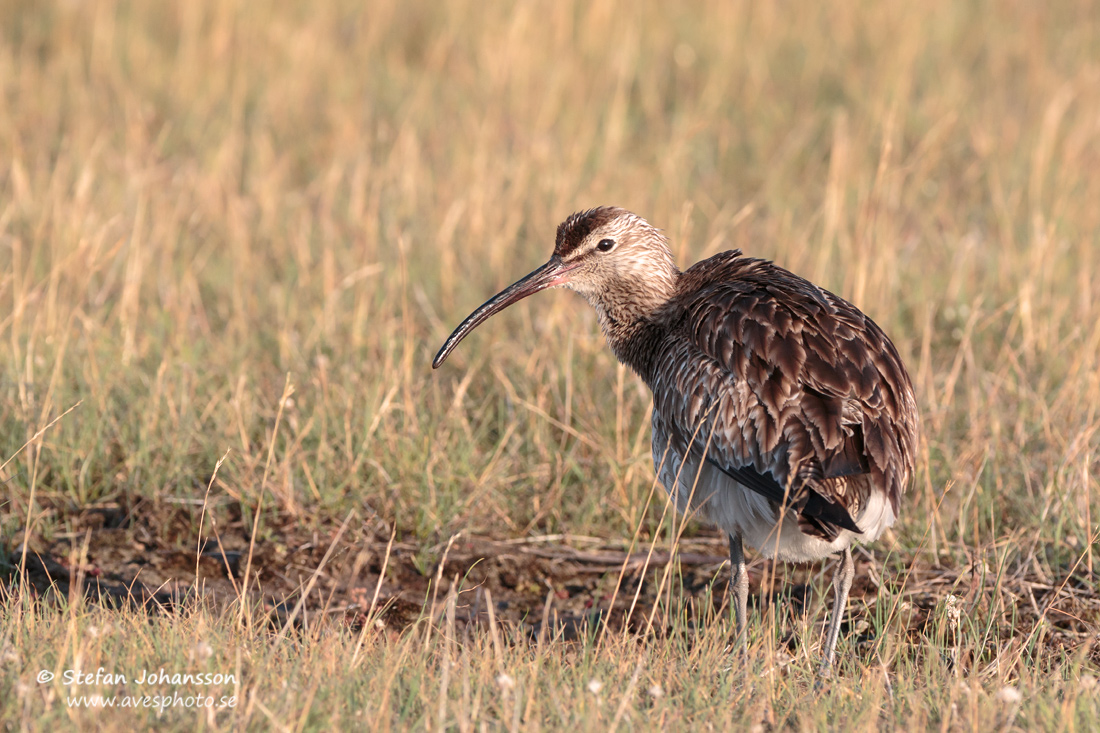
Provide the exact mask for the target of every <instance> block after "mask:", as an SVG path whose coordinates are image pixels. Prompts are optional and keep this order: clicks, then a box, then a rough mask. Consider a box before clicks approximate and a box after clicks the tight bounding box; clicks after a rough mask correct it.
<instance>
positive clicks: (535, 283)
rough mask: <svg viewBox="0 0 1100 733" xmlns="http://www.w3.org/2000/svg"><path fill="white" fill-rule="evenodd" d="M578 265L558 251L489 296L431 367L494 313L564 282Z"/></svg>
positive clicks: (449, 340) (440, 351) (443, 347)
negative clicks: (569, 261)
mask: <svg viewBox="0 0 1100 733" xmlns="http://www.w3.org/2000/svg"><path fill="white" fill-rule="evenodd" d="M576 267H577V265H576V264H574V263H570V264H566V263H565V262H562V260H561V258H560V257H558V256H557V255H555V256H553V257H551V258H550V260H549V261H548V262H547V263H546V264H545V265H543V266H542V267H540V268H538V269H537V270H535V271H534V272H531V273H529V274H528V275H527V276H526V277H524V278H522V279H520V280H518V281H516V282H514V283H512V284H511V285H509V286H508V287H506V288H505V289H504V290H502V291H500V292H499V293H497V294H496V295H494V296H493V297H492V298H490V299H489V300H487V301H485V302H484V303H483V304H482V305H481V307H480V308H478V309H477V310H475V311H474V312H473V313H471V314H470V315H468V316H467V317H466V320H464V321H463V322H462V323H461V324H459V326H458V328H456V329H455V330H454V332H453V333H451V335H450V336H449V337H447V340H446V341H445V342H444V343H443V346H442V347H440V349H439V353H437V354H436V355H435V359H434V360H433V361H432V369H438V368H439V367H440V365H442V364H443V362H444V361H446V360H447V357H448V356H450V354H451V352H452V351H454V349H455V347H456V346H458V344H459V343H460V342H461V341H462V339H464V338H466V336H467V335H468V334H469V333H470V332H471V331H473V330H474V329H475V328H477V327H478V326H479V325H481V324H482V323H484V322H485V321H486V320H488V319H489V318H490V317H491V316H492V315H494V314H495V313H498V312H500V311H502V310H504V309H505V308H507V307H508V306H510V305H512V304H513V303H518V302H519V301H521V300H523V299H524V298H526V297H527V296H529V295H534V294H535V293H537V292H539V291H541V290H546V289H547V288H552V287H555V286H557V285H563V284H565V279H566V275H567V274H568V273H569V272H570V271H571V270H574V269H576Z"/></svg>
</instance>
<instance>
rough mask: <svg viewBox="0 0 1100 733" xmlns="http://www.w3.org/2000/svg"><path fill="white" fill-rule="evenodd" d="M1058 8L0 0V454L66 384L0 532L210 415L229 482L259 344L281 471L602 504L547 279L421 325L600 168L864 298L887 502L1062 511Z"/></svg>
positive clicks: (1086, 74) (280, 476)
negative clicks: (884, 438)
mask: <svg viewBox="0 0 1100 733" xmlns="http://www.w3.org/2000/svg"><path fill="white" fill-rule="evenodd" d="M1093 10H1095V7H1094V6H1093V5H1092V4H1090V3H1076V4H1074V3H1068V4H1067V3H1061V4H1056V6H1055V7H1051V8H1043V9H1040V8H1038V7H1036V6H1033V5H1031V4H1028V3H1017V4H994V3H953V2H944V3H942V4H939V5H937V6H936V7H935V8H930V7H929V6H925V5H922V6H920V7H919V8H917V7H912V6H910V5H907V4H904V3H892V2H888V3H877V2H875V3H871V2H868V3H864V4H860V5H852V6H848V7H846V8H845V9H844V10H843V11H841V10H840V9H838V8H828V7H820V8H814V9H811V8H805V7H801V6H797V7H796V6H795V5H793V4H790V5H787V4H762V5H760V4H751V3H725V2H721V3H706V2H700V3H693V4H690V5H682V6H677V7H676V8H670V7H666V6H665V5H664V4H660V3H649V4H645V5H629V6H626V5H623V6H617V5H615V4H614V3H597V4H593V5H591V6H580V5H573V4H569V3H538V2H524V3H519V4H517V5H515V6H509V7H505V6H490V7H486V6H484V5H483V4H479V3H464V2H454V3H447V4H444V5H437V4H434V3H411V4H407V3H396V2H386V1H385V0H379V1H378V2H372V3H370V4H369V5H366V6H364V5H362V4H360V3H351V2H346V3H340V2H330V3H322V4H317V5H314V4H309V3H302V4H287V3H262V2H259V3H233V2H219V3H204V2H192V3H184V4H180V5H178V6H172V7H168V6H163V5H159V4H149V3H128V2H106V1H103V2H58V3H38V2H33V3H19V2H12V0H5V1H4V3H3V6H2V12H3V16H2V17H3V18H4V22H3V23H0V29H2V30H0V80H2V84H3V87H2V89H3V100H2V104H0V149H2V150H4V151H6V152H5V156H4V157H5V160H4V164H3V165H2V166H0V302H2V303H4V304H5V307H4V308H3V310H2V315H0V343H3V344H4V349H5V350H6V351H8V354H9V356H8V358H5V359H3V360H2V362H0V370H2V371H0V397H2V398H0V454H2V455H3V456H4V457H5V459H6V458H7V457H8V456H12V455H14V454H16V453H17V451H18V449H19V447H20V446H21V445H22V444H23V443H24V442H25V441H26V440H27V439H28V438H30V437H31V436H33V435H34V434H35V433H36V432H37V431H38V430H39V429H40V428H42V427H43V426H44V425H46V424H47V423H48V422H49V421H50V420H51V419H52V418H53V417H55V416H56V415H58V414H59V413H60V412H62V411H63V410H65V409H67V408H68V407H70V406H71V405H73V404H74V403H76V402H77V401H79V400H83V401H84V402H83V404H82V405H81V407H80V408H78V409H77V410H76V411H74V412H73V413H72V414H70V415H69V416H67V417H66V418H65V419H63V420H62V421H60V423H59V424H58V425H56V426H55V427H54V428H53V429H51V430H50V431H49V432H48V433H47V434H46V435H45V436H44V437H43V438H42V439H41V440H40V441H36V443H35V444H34V445H33V446H32V447H31V448H30V449H28V450H25V451H23V452H22V453H20V454H19V455H18V457H17V458H16V459H15V460H14V461H12V462H11V463H10V464H9V465H8V467H7V469H6V470H5V475H4V476H3V478H4V479H7V481H8V484H7V485H8V486H10V487H11V489H12V491H11V499H10V502H9V503H8V504H7V508H6V511H5V512H4V517H5V519H4V520H3V521H4V524H3V536H4V537H5V538H8V539H9V540H11V539H12V538H14V537H15V536H16V535H21V532H22V528H23V524H24V520H25V518H26V516H27V511H28V505H27V502H28V497H29V489H30V485H31V483H32V482H34V483H35V485H36V488H37V498H38V499H41V500H43V501H47V502H53V503H55V504H58V505H65V504H75V505H87V504H88V503H94V502H103V501H122V502H123V503H125V504H133V503H134V502H135V501H136V500H137V499H138V498H143V497H144V498H149V499H153V500H158V499H162V498H166V497H167V498H171V497H176V498H180V497H187V498H192V499H193V498H196V497H200V498H201V496H200V493H201V491H202V490H203V489H204V488H205V485H206V483H207V481H208V480H209V477H210V475H211V472H212V470H213V466H214V463H215V461H216V460H217V458H218V457H220V456H221V455H222V454H224V453H225V451H226V450H227V449H228V450H230V454H229V457H228V459H227V462H226V465H225V466H224V467H223V469H222V471H221V473H220V474H219V477H218V481H217V483H216V490H215V491H214V495H215V503H216V504H218V505H219V506H222V508H224V505H225V504H226V503H235V502H243V503H244V504H245V505H250V504H253V503H254V502H255V497H256V494H257V492H258V488H259V481H260V478H261V476H262V474H263V465H264V461H265V458H266V453H267V450H268V448H269V447H270V441H271V436H272V432H273V426H274V418H275V415H276V412H277V407H278V401H279V397H280V395H281V394H282V387H283V384H284V380H285V378H286V375H287V374H288V373H289V374H290V375H291V376H290V379H291V382H292V384H293V386H294V389H295V392H294V395H293V397H292V399H291V401H290V402H289V403H288V404H287V406H286V420H285V423H284V426H283V431H282V434H281V435H279V436H278V437H277V444H276V445H275V446H274V470H273V471H272V475H271V480H270V488H271V490H272V492H273V494H274V496H275V497H276V501H277V505H278V509H279V510H282V511H285V512H287V513H289V514H290V515H292V516H299V515H300V516H301V517H302V518H303V520H305V521H309V519H310V518H311V517H317V516H318V515H324V514H332V515H339V514H341V513H342V512H343V511H345V510H346V508H348V507H359V508H361V509H363V510H364V511H366V512H368V513H371V512H375V513H377V514H378V515H379V516H380V517H382V518H384V519H385V521H386V522H388V523H396V524H397V526H398V527H399V529H400V531H401V532H402V533H411V534H413V535H415V536H419V537H427V536H434V537H436V538H438V537H440V536H442V537H444V538H445V537H446V536H448V535H449V533H452V532H453V531H454V530H456V529H458V528H463V527H465V528H471V529H476V530H480V531H486V532H493V533H504V534H508V535H515V534H522V533H529V532H533V531H561V530H564V531H572V532H583V533H597V534H616V533H620V534H621V533H624V532H629V531H630V530H631V529H632V528H633V527H634V526H635V524H636V522H637V520H638V518H639V513H640V512H641V511H642V504H643V499H644V496H645V494H646V493H647V491H648V488H649V483H650V478H651V468H650V465H649V457H648V427H647V424H648V420H647V417H646V415H647V410H648V402H649V400H648V396H647V395H646V394H645V391H644V389H643V388H642V387H641V385H640V383H639V382H638V381H637V380H635V379H634V378H633V376H632V375H630V374H629V373H627V372H625V371H624V370H622V369H621V368H618V367H617V366H616V365H615V363H614V360H613V358H612V356H611V355H610V354H609V353H608V352H607V351H606V349H605V348H604V346H603V343H602V338H601V337H600V335H599V333H598V329H597V327H596V326H595V323H594V318H593V316H592V314H591V313H589V312H588V310H587V309H586V308H585V307H584V306H583V304H582V303H581V301H580V300H579V299H577V298H575V297H574V296H571V295H567V294H563V293H552V294H547V295H543V296H542V297H540V298H537V299H534V300H532V301H531V302H529V303H525V304H523V305H522V306H520V307H519V308H516V309H514V312H510V313H508V314H507V315H505V316H503V317H501V318H500V319H498V320H497V321H496V322H494V323H493V324H492V325H491V326H489V327H487V328H486V329H484V330H483V331H481V332H479V334H478V335H477V337H475V338H474V339H472V340H471V341H470V342H469V343H466V344H463V347H462V348H461V349H460V350H459V352H458V354H457V355H456V358H455V359H454V361H453V362H450V363H448V365H447V367H446V368H445V369H443V370H442V371H441V372H439V373H434V374H433V373H432V372H431V370H430V369H429V366H428V365H429V361H430V357H431V355H432V353H433V352H434V349H435V348H436V347H437V346H438V344H439V343H440V342H441V340H442V338H443V337H444V336H445V335H446V333H447V332H448V331H449V330H450V328H451V327H453V326H454V325H455V324H456V323H457V322H458V321H459V320H460V319H461V318H462V317H463V316H464V315H465V314H466V313H467V312H469V310H471V309H472V308H473V307H474V306H475V305H477V304H478V303H480V302H481V301H482V300H483V299H484V298H486V297H488V295H489V294H491V293H492V292H495V290H496V289H498V288H499V287H501V286H502V285H504V284H506V283H508V282H510V281H511V280H513V279H515V278H517V277H518V276H519V275H522V274H524V273H526V272H527V271H528V270H530V269H531V268H533V267H534V266H535V265H536V264H538V263H540V262H541V261H542V260H543V259H544V258H545V257H546V256H547V255H548V253H549V251H550V249H551V247H552V239H553V232H554V227H555V225H556V223H557V222H558V221H559V220H561V219H562V218H564V217H565V216H566V215H567V214H569V213H570V212H572V211H574V210H576V209H579V208H583V207H587V206H591V205H595V204H600V203H614V204H618V205H623V206H626V207H629V208H632V209H634V210H636V211H638V212H640V213H641V214H642V215H644V216H646V217H648V218H649V219H651V220H652V221H653V222H655V223H656V224H658V225H659V226H662V227H664V228H665V229H666V230H667V231H668V232H669V233H670V235H671V237H672V239H673V241H674V243H675V246H676V247H677V249H678V250H679V252H678V255H679V257H680V261H681V263H682V264H683V265H684V266H686V265H687V264H689V263H690V262H692V261H694V260H696V259H698V258H702V257H705V256H709V255H710V254H713V253H715V252H717V251H720V250H723V249H727V248H732V247H741V248H743V249H744V250H745V251H746V252H747V253H750V254H753V255H759V256H764V257H769V258H774V259H775V260H777V261H778V262H780V263H781V264H783V265H784V266H787V267H788V268H790V269H792V270H794V271H796V272H799V273H800V274H803V275H805V276H807V277H809V278H811V279H813V280H815V281H817V282H819V283H821V284H823V285H825V286H826V287H829V288H830V289H833V290H835V291H837V292H839V293H841V294H843V295H845V296H846V297H848V298H850V299H852V300H854V302H856V303H857V304H858V305H859V306H860V307H862V308H863V309H864V310H866V311H867V312H868V313H870V314H871V315H872V316H873V317H874V318H876V319H877V320H878V321H879V322H880V323H882V324H883V325H884V327H885V328H886V330H887V331H888V332H889V333H890V334H892V336H893V337H894V339H895V340H896V342H897V343H898V345H899V348H900V349H901V351H902V353H903V355H904V356H905V358H906V360H907V361H908V363H909V365H910V368H911V371H912V372H913V374H914V377H915V379H916V383H917V389H918V392H919V395H920V401H921V409H922V413H923V416H924V420H925V431H926V443H925V448H926V452H925V455H924V456H923V460H922V466H921V471H920V475H919V476H918V480H917V484H916V486H915V489H914V496H913V498H912V499H911V500H910V501H909V504H908V506H907V511H906V512H905V515H904V516H903V520H902V527H903V528H905V529H908V530H911V531H912V532H914V533H918V534H919V533H920V532H921V531H922V530H923V528H924V527H925V526H926V525H927V523H928V521H929V519H930V518H932V519H934V520H935V521H936V533H937V535H938V539H939V540H941V541H944V542H947V541H949V540H955V539H970V540H976V539H979V538H980V533H981V532H982V531H983V528H984V531H986V532H988V531H990V530H991V529H992V528H993V526H994V524H996V525H998V526H1003V527H1005V528H1011V527H1020V526H1023V527H1026V528H1027V529H1028V530H1029V532H1030V533H1032V534H1035V535H1042V536H1043V537H1045V538H1061V537H1063V536H1064V535H1067V534H1068V535H1070V536H1072V537H1074V538H1076V540H1077V541H1078V542H1081V543H1083V542H1085V540H1086V538H1087V536H1088V534H1089V531H1088V517H1089V516H1090V508H1089V501H1090V499H1089V497H1090V493H1091V489H1092V488H1093V487H1095V485H1096V484H1095V478H1094V476H1093V471H1094V469H1095V467H1096V463H1095V461H1096V459H1097V455H1098V454H1100V451H1098V450H1097V448H1098V445H1100V440H1098V437H1097V426H1098V424H1100V423H1098V416H1097V408H1098V405H1100V383H1098V376H1097V375H1098V356H1097V355H1098V353H1100V325H1098V323H1100V306H1098V292H1100V286H1098V285H1097V279H1096V275H1097V267H1098V264H1100V254H1098V239H1097V232H1098V231H1100V207H1097V206H1096V204H1095V202H1096V201H1098V200H1100V177H1097V176H1096V174H1095V172H1096V170H1097V167H1098V164H1100V145H1098V144H1097V143H1098V115H1100V91H1098V89H1100V63H1098V62H1100V59H1098V57H1097V48H1098V43H1100V34H1098V32H1097V14H1096V13H1094V12H1092V11H1093ZM949 485H950V486H953V487H954V489H953V491H952V492H951V494H949V496H948V497H947V499H946V500H945V501H944V502H943V506H942V507H940V509H939V510H938V511H936V509H935V505H936V502H937V501H938V499H937V498H936V497H937V494H938V493H939V492H941V491H942V490H943V489H944V487H945V486H949ZM1096 509H1097V507H1096V505H1095V502H1093V506H1092V509H1091V514H1092V516H1096V515H1097V512H1096ZM245 513H246V514H247V509H246V510H245ZM64 521H65V520H64V517H63V516H59V515H56V514H49V515H48V516H46V517H45V518H44V521H42V522H39V521H37V519H36V520H35V522H34V524H35V527H36V528H38V529H40V530H42V531H49V529H50V527H51V526H55V525H57V524H58V523H62V524H63V523H64ZM971 533H973V534H971Z"/></svg>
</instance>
